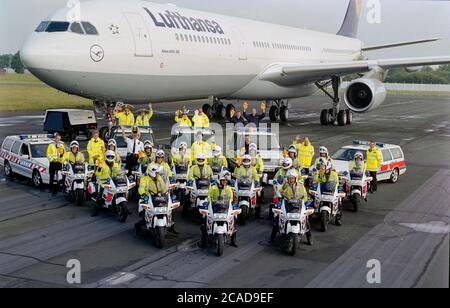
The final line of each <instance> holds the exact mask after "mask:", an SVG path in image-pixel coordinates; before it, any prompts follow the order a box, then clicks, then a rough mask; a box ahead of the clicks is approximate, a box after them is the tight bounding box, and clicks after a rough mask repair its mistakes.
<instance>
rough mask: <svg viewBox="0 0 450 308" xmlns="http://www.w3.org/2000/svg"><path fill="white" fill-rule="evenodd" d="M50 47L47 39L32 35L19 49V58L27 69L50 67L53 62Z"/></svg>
mask: <svg viewBox="0 0 450 308" xmlns="http://www.w3.org/2000/svg"><path fill="white" fill-rule="evenodd" d="M51 49H52V46H51V44H50V42H49V41H48V40H46V39H42V38H41V39H39V38H37V37H36V36H34V35H32V36H31V37H30V38H28V40H27V41H26V42H25V44H24V45H23V46H22V49H20V59H21V60H22V63H23V65H24V66H25V68H27V69H46V68H50V67H51V65H52V63H54V61H52V52H51ZM53 59H54V57H53Z"/></svg>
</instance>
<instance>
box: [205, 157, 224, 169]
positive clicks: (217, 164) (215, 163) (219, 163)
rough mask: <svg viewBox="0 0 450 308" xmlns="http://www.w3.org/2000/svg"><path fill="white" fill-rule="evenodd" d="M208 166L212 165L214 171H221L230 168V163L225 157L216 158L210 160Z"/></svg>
mask: <svg viewBox="0 0 450 308" xmlns="http://www.w3.org/2000/svg"><path fill="white" fill-rule="evenodd" d="M208 165H210V166H211V168H212V169H214V168H216V169H218V170H221V169H222V168H228V161H227V159H226V158H225V156H220V157H216V156H214V157H212V158H208Z"/></svg>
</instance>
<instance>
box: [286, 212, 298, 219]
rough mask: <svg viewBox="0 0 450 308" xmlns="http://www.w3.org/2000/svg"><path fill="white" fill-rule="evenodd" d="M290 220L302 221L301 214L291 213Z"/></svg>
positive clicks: (288, 215) (288, 217)
mask: <svg viewBox="0 0 450 308" xmlns="http://www.w3.org/2000/svg"><path fill="white" fill-rule="evenodd" d="M287 219H288V220H300V214H299V213H290V214H287Z"/></svg>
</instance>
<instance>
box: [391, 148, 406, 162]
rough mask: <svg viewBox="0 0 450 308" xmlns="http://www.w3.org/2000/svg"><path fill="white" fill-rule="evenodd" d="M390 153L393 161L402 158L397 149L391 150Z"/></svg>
mask: <svg viewBox="0 0 450 308" xmlns="http://www.w3.org/2000/svg"><path fill="white" fill-rule="evenodd" d="M391 153H392V156H393V157H394V159H395V160H397V159H402V158H403V154H402V151H401V150H400V149H398V148H394V149H391Z"/></svg>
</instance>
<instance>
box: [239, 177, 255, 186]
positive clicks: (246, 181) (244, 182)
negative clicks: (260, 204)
mask: <svg viewBox="0 0 450 308" xmlns="http://www.w3.org/2000/svg"><path fill="white" fill-rule="evenodd" d="M250 187H252V180H251V179H250V178H247V177H246V178H242V179H239V180H238V188H239V189H250Z"/></svg>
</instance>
